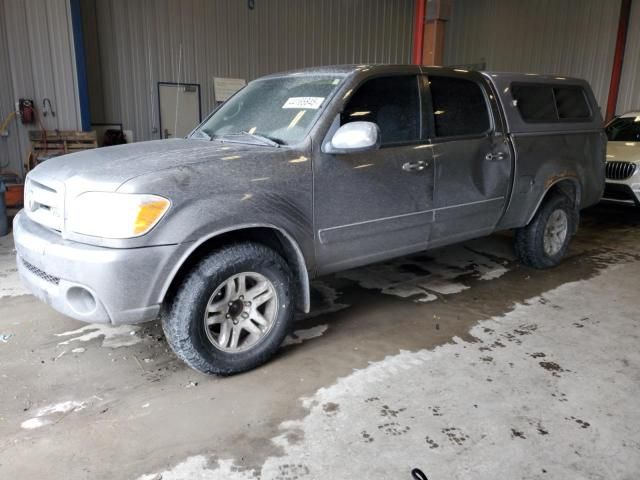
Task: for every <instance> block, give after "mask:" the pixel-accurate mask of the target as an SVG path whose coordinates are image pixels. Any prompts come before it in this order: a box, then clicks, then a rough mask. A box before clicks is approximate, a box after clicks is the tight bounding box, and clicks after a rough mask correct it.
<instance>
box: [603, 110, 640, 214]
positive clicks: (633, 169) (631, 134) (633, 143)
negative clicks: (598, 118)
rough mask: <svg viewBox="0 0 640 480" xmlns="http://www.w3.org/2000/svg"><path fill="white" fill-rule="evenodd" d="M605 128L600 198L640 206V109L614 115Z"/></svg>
mask: <svg viewBox="0 0 640 480" xmlns="http://www.w3.org/2000/svg"><path fill="white" fill-rule="evenodd" d="M605 131H606V133H607V138H608V139H609V142H608V143H607V166H606V170H605V175H606V179H607V180H606V187H605V190H604V195H603V197H602V198H603V199H604V200H613V201H616V202H624V203H628V204H630V205H636V206H639V207H640V111H639V112H628V113H625V114H624V115H621V116H619V117H616V118H614V119H613V120H611V122H609V124H607V126H606V128H605Z"/></svg>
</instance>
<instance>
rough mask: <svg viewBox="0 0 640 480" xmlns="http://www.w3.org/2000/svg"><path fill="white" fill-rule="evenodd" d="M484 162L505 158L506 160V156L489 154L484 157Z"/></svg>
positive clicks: (503, 154) (504, 154) (502, 153)
mask: <svg viewBox="0 0 640 480" xmlns="http://www.w3.org/2000/svg"><path fill="white" fill-rule="evenodd" d="M484 158H485V160H488V161H490V162H491V161H493V160H504V159H505V158H507V154H506V153H504V152H496V153H493V152H489V153H487V154H486V155H485V156H484Z"/></svg>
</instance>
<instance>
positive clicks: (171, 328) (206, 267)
mask: <svg viewBox="0 0 640 480" xmlns="http://www.w3.org/2000/svg"><path fill="white" fill-rule="evenodd" d="M293 292H294V285H293V280H292V275H291V271H290V270H289V267H288V265H287V263H286V262H285V260H284V259H283V258H282V257H281V256H280V255H278V254H277V253H276V252H274V251H273V250H271V249H270V248H267V247H265V246H263V245H260V244H255V243H242V244H236V245H231V246H228V247H224V248H222V249H221V250H219V251H217V252H215V253H213V254H211V255H209V256H208V257H206V258H204V259H203V260H202V261H201V262H200V263H199V264H198V265H196V267H195V268H194V269H193V270H192V271H191V272H190V273H189V274H188V275H187V277H186V279H185V281H184V283H183V284H182V286H181V287H180V288H179V289H178V291H177V292H176V295H175V296H174V298H173V301H171V302H170V304H169V305H168V306H167V308H166V309H165V311H164V312H163V315H162V327H163V329H164V332H165V336H166V337H167V341H168V343H169V345H170V346H171V348H172V349H173V351H174V352H175V353H176V355H177V356H178V357H180V358H181V359H182V360H184V361H185V362H186V363H187V364H188V365H189V366H190V367H192V368H194V369H195V370H198V371H200V372H203V373H213V374H218V375H230V374H234V373H239V372H243V371H245V370H249V369H252V368H255V367H257V366H258V365H261V364H262V363H264V362H266V361H267V360H268V359H269V358H270V357H271V356H272V355H273V354H274V353H275V352H276V351H277V349H278V347H279V346H280V344H281V343H282V341H283V340H284V338H285V336H286V335H287V333H288V330H289V326H290V324H291V321H292V318H293V305H294V304H295V302H294V301H293V300H294V298H293Z"/></svg>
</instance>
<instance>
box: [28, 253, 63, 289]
mask: <svg viewBox="0 0 640 480" xmlns="http://www.w3.org/2000/svg"><path fill="white" fill-rule="evenodd" d="M21 260H22V264H23V265H24V268H26V269H27V270H29V271H30V272H31V273H33V274H34V275H35V276H36V277H39V278H41V279H42V280H44V281H45V282H49V283H52V284H54V285H58V284H59V283H60V278H58V277H54V276H53V275H49V274H48V273H47V272H45V271H43V270H40V269H39V268H38V267H36V266H35V265H32V264H31V263H29V262H27V261H26V260H25V259H24V258H22V259H21Z"/></svg>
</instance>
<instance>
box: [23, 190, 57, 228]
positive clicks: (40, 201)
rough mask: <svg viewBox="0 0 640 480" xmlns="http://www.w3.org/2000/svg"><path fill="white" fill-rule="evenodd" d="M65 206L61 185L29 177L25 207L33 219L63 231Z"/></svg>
mask: <svg viewBox="0 0 640 480" xmlns="http://www.w3.org/2000/svg"><path fill="white" fill-rule="evenodd" d="M47 183H48V182H47ZM63 208H64V195H63V192H62V188H61V186H60V187H59V188H56V187H54V186H52V185H49V184H47V185H45V184H44V183H42V182H40V181H36V180H32V179H31V178H28V179H27V183H26V185H25V188H24V209H25V211H26V212H27V215H28V216H29V218H30V219H31V220H33V221H34V222H36V223H39V224H40V225H44V226H45V227H48V228H51V229H53V230H57V231H61V230H62V223H63V218H64V212H63Z"/></svg>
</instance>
